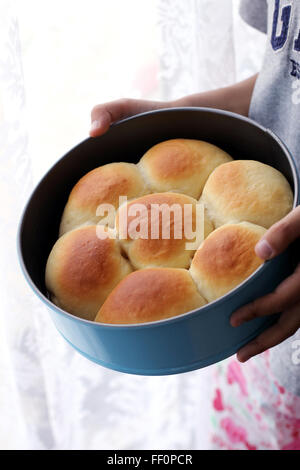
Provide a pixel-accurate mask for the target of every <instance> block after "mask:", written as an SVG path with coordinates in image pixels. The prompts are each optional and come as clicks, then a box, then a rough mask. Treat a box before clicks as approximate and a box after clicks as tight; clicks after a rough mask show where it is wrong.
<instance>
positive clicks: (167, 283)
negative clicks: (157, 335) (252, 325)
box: [95, 268, 206, 324]
mask: <svg viewBox="0 0 300 470" xmlns="http://www.w3.org/2000/svg"><path fill="white" fill-rule="evenodd" d="M205 303H206V302H205V300H204V299H203V298H202V297H201V295H200V294H199V292H198V291H197V288H196V286H195V283H194V281H193V280H192V278H191V276H190V275H189V273H188V271H186V270H185V269H171V268H149V269H142V270H140V271H135V272H133V273H131V274H129V276H127V277H126V278H125V279H123V281H121V282H120V284H119V285H118V286H117V287H115V289H114V290H113V291H112V293H111V294H110V295H109V296H108V298H107V299H106V301H105V302H104V304H103V305H102V307H101V308H100V310H99V312H98V314H97V316H96V318H95V321H96V322H102V323H123V324H129V323H144V322H151V321H157V320H162V319H163V318H169V317H173V316H175V315H180V314H182V313H185V312H189V311H190V310H194V309H196V308H199V307H202V306H203V305H205Z"/></svg>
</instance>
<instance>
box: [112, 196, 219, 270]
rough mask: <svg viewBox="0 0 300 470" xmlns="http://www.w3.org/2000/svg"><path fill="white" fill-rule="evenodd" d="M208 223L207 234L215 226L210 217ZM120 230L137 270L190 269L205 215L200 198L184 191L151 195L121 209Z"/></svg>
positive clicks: (120, 235) (123, 243) (123, 242)
mask: <svg viewBox="0 0 300 470" xmlns="http://www.w3.org/2000/svg"><path fill="white" fill-rule="evenodd" d="M197 207H198V209H197ZM202 207H203V206H202ZM197 213H198V214H199V217H197ZM204 222H205V223H204V237H205V236H207V235H208V233H210V232H211V231H212V230H213V227H212V224H211V223H210V221H209V220H208V219H207V217H204ZM189 229H190V230H189ZM116 230H117V233H118V236H119V238H120V242H121V244H122V247H123V249H124V251H125V252H126V254H127V256H128V258H129V260H130V262H131V264H132V266H133V267H134V268H135V269H143V268H149V267H170V268H187V267H189V265H190V262H191V258H192V256H193V253H194V252H195V250H196V249H197V248H198V246H199V245H200V243H201V242H202V240H203V214H202V213H201V207H200V205H199V203H197V201H196V199H193V198H191V197H189V196H186V195H184V194H178V193H168V192H166V193H155V194H148V195H146V196H143V197H140V198H138V199H134V200H132V201H129V202H128V203H126V204H123V205H122V206H121V207H120V208H119V211H118V213H117V216H116ZM196 234H198V237H196ZM187 243H189V244H191V243H193V245H194V246H192V247H191V246H187Z"/></svg>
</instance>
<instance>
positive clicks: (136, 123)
mask: <svg viewBox="0 0 300 470" xmlns="http://www.w3.org/2000/svg"><path fill="white" fill-rule="evenodd" d="M173 138H189V139H200V140H206V141H208V142H211V143H213V144H215V145H217V146H219V147H221V148H222V149H224V150H225V151H227V152H228V153H229V154H230V155H231V156H232V157H233V158H234V159H247V160H249V159H250V160H258V161H261V162H263V163H266V164H268V165H271V166H273V167H274V168H276V169H278V170H279V171H281V172H282V173H283V174H284V175H285V177H286V178H287V179H288V181H289V183H290V185H291V187H292V190H293V192H294V207H295V206H296V205H298V204H299V176H298V173H297V169H296V165H295V163H294V160H293V158H292V157H291V155H290V153H289V151H288V150H287V148H286V147H285V146H284V145H283V143H282V142H281V141H280V139H279V138H278V137H277V136H276V135H274V134H273V133H272V132H270V131H269V130H268V129H265V128H264V127H262V126H260V125H259V124H257V123H255V122H254V121H251V120H250V119H248V118H245V117H242V116H239V115H236V114H233V113H229V112H225V111H221V110H212V109H208V108H171V109H164V110H159V111H151V112H147V113H143V114H140V115H137V116H134V117H131V118H128V119H124V120H122V121H119V122H118V123H116V124H114V125H112V126H111V128H110V130H109V131H108V132H107V133H106V134H105V135H103V136H101V137H98V138H89V139H87V140H85V141H84V142H82V143H80V144H79V145H77V146H76V147H75V148H73V149H72V150H71V151H69V152H68V153H67V154H66V155H65V156H64V157H62V158H61V159H60V160H59V161H58V162H57V163H56V164H55V165H54V166H53V167H52V168H51V169H50V170H49V172H48V173H47V174H46V175H45V176H44V178H43V179H42V180H41V182H40V183H39V185H38V186H37V187H36V189H35V190H34V192H33V194H32V196H31V197H30V199H29V202H28V204H27V206H26V208H25V210H24V214H23V217H22V220H21V223H20V228H19V233H18V251H19V258H20V263H21V267H22V269H23V272H24V275H25V278H26V279H27V281H28V283H29V285H30V286H31V287H32V289H33V291H34V292H35V294H37V295H38V296H39V298H40V299H41V300H42V301H43V302H44V303H45V304H46V305H47V307H48V308H49V312H50V315H51V317H52V319H53V321H54V323H55V325H56V327H57V329H58V331H59V332H60V333H61V334H62V335H63V337H64V338H65V339H66V341H68V342H69V343H70V344H71V345H72V346H73V348H75V349H76V350H77V351H78V352H79V353H81V354H83V355H84V356H85V357H87V358H88V359H90V360H92V361H94V362H96V363H98V364H101V365H102V366H105V367H108V368H111V369H114V370H118V371H122V372H127V373H132V374H141V375H164V374H176V373H181V372H187V371H191V370H194V369H198V368H201V367H205V366H208V365H210V364H212V363H215V362H218V361H220V360H222V359H224V358H226V357H228V356H231V355H232V354H234V353H235V352H236V351H237V350H238V349H239V348H241V347H242V346H243V345H244V344H246V343H247V342H249V341H250V340H251V339H253V338H254V337H256V336H257V335H258V334H259V333H260V332H262V331H263V330H264V329H266V328H268V327H269V326H270V324H271V323H272V322H274V320H275V318H274V317H265V318H258V319H255V320H252V321H251V322H248V323H245V324H244V325H241V326H240V327H238V328H233V327H231V326H230V323H229V319H230V316H231V314H232V313H233V312H234V311H235V310H236V309H237V308H239V307H241V306H242V305H244V304H246V303H248V302H250V301H252V300H253V299H256V298H257V297H260V296H262V295H264V294H267V293H268V292H271V291H272V290H273V289H274V288H275V287H276V286H277V285H278V284H279V283H280V282H281V281H282V280H283V279H284V278H285V277H286V276H288V275H289V274H291V273H292V271H293V270H294V268H295V260H296V258H297V257H296V250H295V246H294V245H291V246H290V247H289V248H288V250H287V251H286V252H284V253H283V254H281V255H280V256H278V257H277V258H275V259H273V260H271V261H268V262H266V263H264V264H263V265H262V266H261V267H260V268H259V269H258V270H257V271H256V272H255V273H253V275H252V276H251V277H250V278H248V279H247V280H246V281H245V282H243V283H242V284H241V285H240V286H238V287H237V288H236V289H234V290H233V291H231V292H229V293H228V294H227V295H225V296H223V297H222V298H220V299H218V300H216V301H214V302H211V303H210V304H208V305H206V306H204V307H202V308H201V309H198V310H194V311H192V312H188V313H185V314H183V315H180V316H177V317H173V318H171V319H166V320H161V321H156V322H153V323H145V324H137V325H108V324H101V323H94V322H91V321H87V320H82V319H80V318H77V317H75V316H73V315H71V314H69V313H67V312H65V311H63V310H61V309H60V308H58V307H57V306H56V305H54V304H53V303H52V302H51V301H50V300H49V298H48V296H47V291H46V287H45V279H44V276H45V266H46V261H47V258H48V255H49V253H50V250H51V248H52V246H53V244H54V243H55V241H56V240H57V238H58V227H59V222H60V218H61V215H62V211H63V208H64V206H65V204H66V201H67V199H68V195H69V193H70V191H71V189H72V187H73V186H74V185H75V183H76V182H77V181H78V180H79V178H81V177H82V176H83V175H84V174H85V173H87V172H88V171H90V170H92V169H93V168H96V167H98V166H100V165H104V164H106V163H110V162H119V161H124V162H132V163H136V162H138V160H139V159H140V158H141V156H142V155H143V154H144V153H145V152H146V151H147V150H148V149H149V148H150V147H151V146H153V145H155V144H157V143H158V142H161V141H164V140H167V139H173ZM241 197H243V195H242V194H241ZM53 354H55V349H54V350H53Z"/></svg>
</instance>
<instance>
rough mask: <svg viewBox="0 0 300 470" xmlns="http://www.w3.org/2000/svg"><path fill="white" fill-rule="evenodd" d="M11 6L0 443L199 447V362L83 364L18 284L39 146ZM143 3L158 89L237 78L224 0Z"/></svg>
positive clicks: (176, 90) (202, 433)
mask: <svg viewBox="0 0 300 470" xmlns="http://www.w3.org/2000/svg"><path fill="white" fill-rule="evenodd" d="M87 3H89V0H87ZM105 3H106V2H105ZM17 6H18V2H11V1H10V0H2V2H1V4H0V152H1V153H0V161H1V176H0V182H1V187H0V195H1V202H2V204H1V212H0V222H1V223H0V230H1V242H0V256H1V258H0V262H1V268H2V269H1V270H0V315H1V316H0V319H1V328H0V366H1V367H0V374H1V376H2V377H1V380H0V409H1V422H0V448H3V449H5V448H27V449H105V448H106V449H116V448H118V449H151V448H156V449H163V448H165V449H168V448H169V449H189V448H191V449H193V448H196V449H197V448H203V449H205V448H208V447H209V433H208V429H209V419H210V416H209V407H210V399H211V397H210V369H209V368H208V369H205V370H199V371H195V372H191V373H187V374H182V375H175V376H167V377H139V376H130V375H126V374H121V373H118V372H114V371H111V370H108V369H104V368H102V367H100V366H98V365H96V364H93V363H92V362H89V361H88V360H87V359H85V358H83V357H82V356H80V355H79V354H78V353H77V352H75V351H74V350H73V349H72V348H71V347H70V346H69V345H68V344H67V343H66V342H65V341H64V340H63V339H62V338H61V337H60V336H59V334H58V333H57V331H56V330H55V327H54V325H53V324H52V322H51V320H50V316H49V315H48V312H47V309H46V308H45V307H44V306H43V305H42V303H41V302H40V301H39V300H38V299H37V298H36V297H35V296H34V295H33V294H32V293H31V291H30V290H29V287H28V286H27V285H26V284H25V281H24V279H23V276H22V274H21V272H20V268H19V265H18V260H17V254H16V230H17V225H18V222H19V218H20V214H21V211H22V208H23V206H24V204H25V202H26V200H27V198H28V196H29V194H30V192H31V190H32V189H33V183H32V174H31V164H35V158H41V156H40V155H39V156H38V157H36V156H34V155H32V154H31V155H29V150H28V133H27V129H26V105H27V106H30V105H31V103H30V102H29V103H28V102H27V103H26V100H25V96H26V87H25V88H24V80H23V69H22V45H21V44H20V37H19V28H18V9H17V8H14V7H17ZM87 7H88V5H87ZM153 8H157V10H156V15H157V24H158V28H159V31H160V38H161V41H160V49H159V57H158V58H157V60H159V61H160V84H161V96H160V98H161V99H171V98H175V97H179V96H183V95H184V94H188V93H194V92H196V91H201V90H204V89H208V88H213V87H217V86H221V85H225V84H227V83H231V82H233V81H234V80H235V79H236V76H237V72H236V53H235V47H234V43H235V36H234V34H235V33H234V31H235V29H234V21H235V20H234V15H233V10H232V2H231V0H224V1H223V2H220V1H219V0H217V1H216V0H184V1H183V0H181V1H180V0H172V1H170V0H160V1H158V2H156V1H155V2H153ZM37 21H38V19H37ZM45 21H46V20H45ZM139 21H146V18H139ZM64 26H65V28H68V25H67V23H66V24H65V25H64ZM99 34H100V32H99ZM54 47H55V45H54ZM96 47H97V45H95V48H96ZM120 54H121V52H120ZM117 60H118V58H116V61H117ZM120 60H121V57H120ZM151 60H152V59H151ZM122 61H123V62H124V57H122ZM153 64H154V65H153ZM252 65H253V64H252ZM252 65H251V64H250V66H249V63H248V66H249V68H250V69H251V67H252ZM154 66H155V61H154V62H151V63H150V65H149V67H148V66H147V67H146V68H143V69H142V70H144V71H146V72H147V71H150V72H151V73H154V72H153V67H154ZM143 67H144V65H143ZM154 68H155V67H154ZM146 72H145V73H146ZM153 76H154V75H153ZM75 79H76V78H74V80H75ZM120 79H121V78H120ZM139 80H140V81H142V84H141V88H140V89H141V90H147V89H149V86H150V88H151V87H153V80H152V82H151V83H150V82H149V80H148V82H147V83H146V82H143V77H140V78H139ZM81 85H82V84H81ZM44 86H45V90H46V89H47V86H49V84H48V83H45V84H44ZM132 86H133V87H134V86H136V85H134V84H133V85H132ZM135 97H136V96H135ZM141 97H145V96H141ZM146 97H147V96H146ZM75 98H76V97H75ZM46 113H47V109H45V116H38V119H41V120H43V119H46ZM87 120H88V116H87ZM62 123H63V119H62ZM68 125H69V126H72V122H69V123H68ZM30 132H31V134H29V137H30V138H31V139H34V138H35V136H34V135H33V133H32V131H30ZM75 143H76V142H75Z"/></svg>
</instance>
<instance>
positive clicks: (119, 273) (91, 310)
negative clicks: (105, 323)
mask: <svg viewBox="0 0 300 470" xmlns="http://www.w3.org/2000/svg"><path fill="white" fill-rule="evenodd" d="M99 232H100V234H105V233H109V229H105V228H104V227H103V226H101V225H100V226H98V227H97V233H98V234H99ZM97 233H96V226H88V227H81V228H78V229H76V230H73V231H71V232H68V233H66V234H65V235H63V236H62V237H60V238H59V239H58V240H57V242H56V243H55V245H54V247H53V248H52V251H51V253H50V255H49V258H48V261H47V266H46V286H47V289H48V291H49V292H50V293H51V299H52V301H53V302H54V303H55V304H56V305H58V306H59V307H61V308H62V309H64V310H66V311H67V312H69V313H73V314H74V315H76V316H78V317H81V318H85V319H87V320H94V318H95V316H96V314H97V312H98V310H99V308H100V307H101V305H102V304H103V302H104V300H105V299H106V297H107V296H108V294H109V293H110V292H111V291H112V290H113V288H114V287H115V286H116V285H117V284H118V282H120V280H121V279H123V277H125V276H126V275H127V274H129V273H130V272H131V271H132V269H131V267H130V264H129V263H128V262H127V260H125V259H124V258H123V257H122V256H121V253H120V247H119V244H118V242H117V240H114V239H110V238H105V239H100V238H98V236H97Z"/></svg>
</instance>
